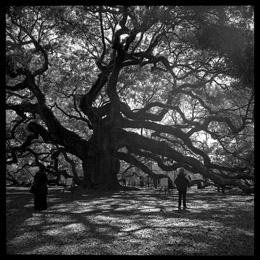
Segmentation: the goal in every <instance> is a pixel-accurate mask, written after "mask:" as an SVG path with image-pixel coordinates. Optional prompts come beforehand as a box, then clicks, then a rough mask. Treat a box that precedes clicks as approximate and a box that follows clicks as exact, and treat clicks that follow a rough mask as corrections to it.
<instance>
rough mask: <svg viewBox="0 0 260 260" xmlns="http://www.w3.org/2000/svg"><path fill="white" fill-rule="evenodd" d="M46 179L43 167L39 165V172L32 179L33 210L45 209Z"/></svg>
mask: <svg viewBox="0 0 260 260" xmlns="http://www.w3.org/2000/svg"><path fill="white" fill-rule="evenodd" d="M47 183H48V179H47V175H46V173H45V167H44V166H43V165H40V170H39V171H38V172H37V173H36V175H35V177H34V183H33V185H34V209H35V210H46V209H47V194H48V187H47Z"/></svg>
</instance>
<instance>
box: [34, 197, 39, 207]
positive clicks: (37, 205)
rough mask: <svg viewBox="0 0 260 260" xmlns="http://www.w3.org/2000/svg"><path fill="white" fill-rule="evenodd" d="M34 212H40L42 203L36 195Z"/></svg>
mask: <svg viewBox="0 0 260 260" xmlns="http://www.w3.org/2000/svg"><path fill="white" fill-rule="evenodd" d="M34 210H40V201H39V195H38V194H35V195H34Z"/></svg>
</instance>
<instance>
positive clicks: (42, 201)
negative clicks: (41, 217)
mask: <svg viewBox="0 0 260 260" xmlns="http://www.w3.org/2000/svg"><path fill="white" fill-rule="evenodd" d="M40 209H41V210H46V209H47V196H46V195H44V194H41V195H40Z"/></svg>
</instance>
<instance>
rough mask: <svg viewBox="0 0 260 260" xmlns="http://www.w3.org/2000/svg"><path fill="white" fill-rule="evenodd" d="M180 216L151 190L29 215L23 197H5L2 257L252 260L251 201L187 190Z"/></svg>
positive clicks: (54, 200)
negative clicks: (234, 258)
mask: <svg viewBox="0 0 260 260" xmlns="http://www.w3.org/2000/svg"><path fill="white" fill-rule="evenodd" d="M187 199H188V203H189V204H188V205H189V208H188V210H186V211H181V212H179V211H178V210H177V208H176V206H177V193H174V194H173V195H159V194H158V193H156V192H155V191H153V190H139V191H131V192H130V191H127V192H125V191H117V192H109V193H108V192H102V193H89V194H82V195H81V196H78V195H77V194H71V193H64V195H61V194H60V191H59V190H58V189H50V194H49V208H48V209H47V210H46V211H42V212H34V211H33V198H32V196H31V194H28V192H27V191H26V190H21V189H20V190H17V189H12V190H8V191H7V196H6V200H7V204H6V207H7V211H6V214H7V217H6V226H7V236H6V237H7V253H8V254H153V255H158V254H159V255H160V254H166V255H168V254H170V255H253V249H254V246H253V244H254V243H253V242H254V212H253V201H252V197H250V196H228V195H226V196H225V195H223V196H221V195H219V194H216V193H211V192H208V193H207V192H201V193H200V192H198V191H195V190H193V191H192V190H191V191H190V192H189V194H188V197H187Z"/></svg>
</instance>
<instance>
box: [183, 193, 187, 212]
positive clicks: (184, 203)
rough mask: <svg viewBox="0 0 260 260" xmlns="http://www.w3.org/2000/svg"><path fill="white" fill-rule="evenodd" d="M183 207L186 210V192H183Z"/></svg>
mask: <svg viewBox="0 0 260 260" xmlns="http://www.w3.org/2000/svg"><path fill="white" fill-rule="evenodd" d="M182 194H183V207H184V208H187V206H186V191H183V193H182Z"/></svg>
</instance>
